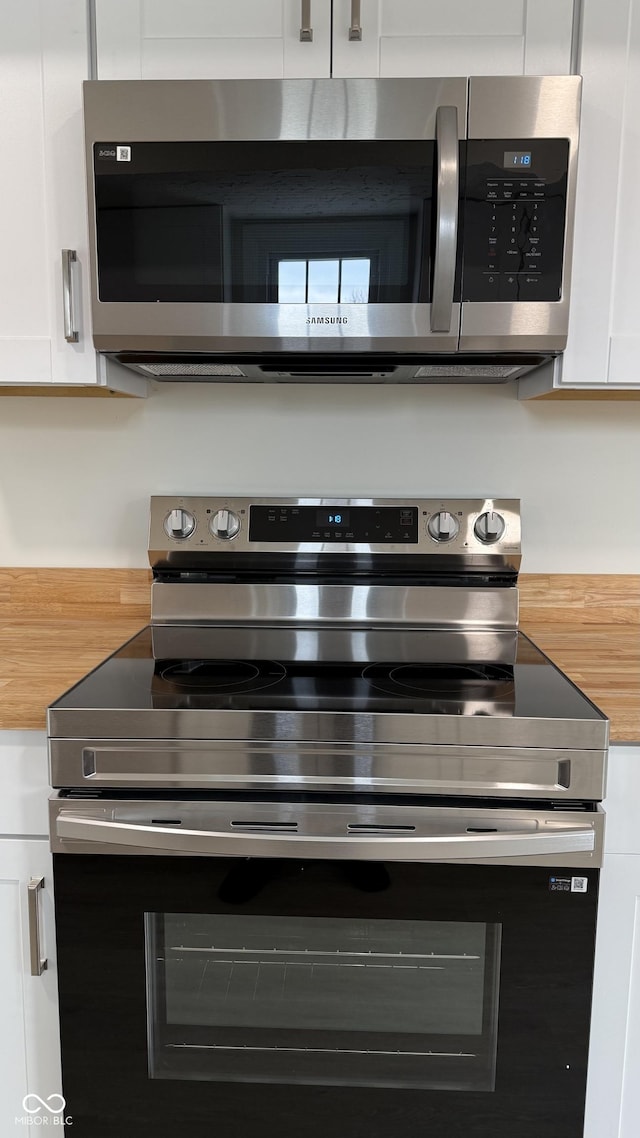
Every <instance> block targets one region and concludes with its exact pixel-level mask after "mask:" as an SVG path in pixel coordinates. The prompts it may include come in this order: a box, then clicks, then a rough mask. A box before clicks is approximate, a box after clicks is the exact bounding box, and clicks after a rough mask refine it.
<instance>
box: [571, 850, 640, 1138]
mask: <svg viewBox="0 0 640 1138" xmlns="http://www.w3.org/2000/svg"><path fill="white" fill-rule="evenodd" d="M638 1071H640V856H639V855H638V854H606V856H605V864H604V868H603V870H602V874H601V878H600V902H599V909H598V936H597V947H596V973H595V986H594V993H593V1015H592V1021H591V1046H590V1049H589V1079H588V1084H587V1112H586V1123H585V1131H584V1138H637V1136H638V1129H639V1121H638V1120H639V1119H640V1082H639V1080H638Z"/></svg>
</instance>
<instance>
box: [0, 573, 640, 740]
mask: <svg viewBox="0 0 640 1138" xmlns="http://www.w3.org/2000/svg"><path fill="white" fill-rule="evenodd" d="M519 584H520V628H521V629H522V631H523V632H525V633H526V634H527V635H528V636H530V637H531V639H532V640H534V641H535V642H536V644H537V645H538V647H539V648H541V649H542V650H543V652H546V653H547V655H548V656H550V657H551V659H552V660H553V661H554V662H555V663H556V664H557V665H558V667H560V668H562V670H563V671H564V672H566V673H567V675H568V676H570V677H571V679H572V680H573V681H574V682H575V683H576V684H577V685H578V687H580V688H581V689H582V691H584V692H585V694H586V695H588V696H589V697H590V699H592V700H593V702H594V703H595V704H597V706H598V707H599V708H600V709H601V710H602V711H603V712H604V714H605V715H607V716H608V718H609V719H610V720H611V740H612V742H636V741H639V740H640V575H638V576H630V575H625V576H615V575H606V576H595V575H590V574H584V575H561V574H550V575H548V576H546V575H543V574H522V576H521V577H520V582H519ZM149 597H150V574H149V573H148V572H147V571H146V570H144V569H2V568H0V730H14V729H27V728H37V729H42V728H44V727H45V723H46V708H47V705H48V704H49V703H51V702H53V700H54V699H56V698H57V696H59V695H61V694H62V692H63V691H65V690H66V689H67V688H68V687H71V685H72V684H74V683H75V682H76V681H77V680H79V679H80V677H81V676H83V675H84V674H85V672H88V671H89V670H90V669H91V668H93V667H95V666H96V664H99V663H100V661H101V660H103V659H104V658H105V656H108V655H109V653H110V652H113V651H114V650H115V649H116V648H118V647H119V645H120V644H122V643H123V641H125V640H127V639H128V638H129V637H131V636H133V635H134V634H135V633H136V632H138V631H139V629H140V628H142V627H143V626H144V625H145V624H147V623H148V622H149Z"/></svg>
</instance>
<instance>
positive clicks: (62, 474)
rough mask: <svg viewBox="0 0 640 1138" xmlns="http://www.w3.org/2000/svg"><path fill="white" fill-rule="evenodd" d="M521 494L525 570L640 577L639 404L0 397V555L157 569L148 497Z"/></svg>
mask: <svg viewBox="0 0 640 1138" xmlns="http://www.w3.org/2000/svg"><path fill="white" fill-rule="evenodd" d="M234 491H235V492H237V493H240V494H247V495H250V494H260V495H269V494H273V495H283V496H285V495H288V494H296V493H298V494H325V495H336V496H341V495H345V496H348V495H354V496H358V495H361V496H366V495H371V494H373V495H389V496H394V495H398V496H404V495H406V496H421V495H423V496H428V497H432V496H438V495H446V494H450V495H479V496H484V495H488V496H493V495H495V496H501V497H514V498H521V499H522V519H523V548H524V561H523V570H524V571H527V572H531V573H535V572H537V573H545V572H549V573H563V572H564V573H633V572H635V573H637V572H640V403H604V402H600V403H590V402H589V403H587V402H584V403H578V402H565V403H560V404H558V403H550V402H546V403H536V404H533V403H526V404H525V403H519V402H518V401H517V398H516V389H515V386H513V385H506V386H502V385H501V386H496V387H480V388H474V387H470V386H467V387H465V386H461V387H457V386H451V387H448V388H445V387H433V388H427V387H420V388H415V387H414V388H409V387H388V388H383V387H372V386H362V387H358V386H344V387H340V386H335V385H326V386H324V385H323V386H309V387H302V386H298V385H286V384H283V385H276V386H261V385H250V384H248V385H246V386H244V387H240V386H238V387H232V386H226V385H224V386H222V385H211V386H199V385H185V386H180V385H177V384H176V385H173V384H172V385H167V386H163V387H160V388H159V390H158V391H157V392H155V393H154V394H153V395H152V396H151V398H150V399H148V400H146V401H137V400H116V399H114V400H113V401H107V400H97V399H96V400H93V399H73V398H72V399H30V398H9V399H7V398H5V399H2V401H1V403H0V564H2V565H10V566H38V565H40V566H51V567H55V566H103V567H115V566H144V565H145V564H146V542H147V513H148V499H149V496H150V495H151V494H170V493H172V492H176V493H202V494H206V493H211V494H216V493H222V494H224V493H231V492H234Z"/></svg>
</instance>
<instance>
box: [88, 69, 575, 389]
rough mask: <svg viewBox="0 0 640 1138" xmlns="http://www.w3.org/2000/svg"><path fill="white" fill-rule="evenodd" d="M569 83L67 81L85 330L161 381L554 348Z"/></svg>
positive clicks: (464, 373) (392, 374) (511, 367)
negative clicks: (79, 100) (76, 114)
mask: <svg viewBox="0 0 640 1138" xmlns="http://www.w3.org/2000/svg"><path fill="white" fill-rule="evenodd" d="M580 93H581V80H580V78H579V77H578V76H545V77H531V76H525V77H521V76H508V77H479V78H475V77H474V78H470V79H468V78H444V79H433V78H432V79H344V80H341V79H320V80H311V79H309V80H307V79H287V80H282V81H280V80H190V81H184V82H183V81H146V82H140V81H114V82H103V81H91V82H87V83H85V85H84V100H85V127H86V146H87V177H88V191H89V194H88V196H89V222H90V235H91V240H90V248H91V259H92V260H91V279H92V313H93V337H94V343H95V346H96V348H97V349H98V350H99V351H100V352H104V353H106V354H108V355H109V356H112V357H114V358H115V359H117V360H118V361H119V362H120V363H122V364H125V365H127V366H129V367H132V368H133V369H134V370H136V371H138V372H141V373H142V374H144V375H147V376H152V377H154V378H157V379H171V380H179V379H182V380H192V381H193V380H204V381H214V380H222V381H226V382H231V381H239V382H243V381H247V380H248V381H256V380H258V381H269V380H276V381H283V380H294V381H296V380H297V381H304V380H308V381H339V382H358V381H361V382H435V383H443V382H448V381H459V382H460V381H462V382H473V381H479V382H483V383H486V382H491V381H494V382H501V381H504V380H507V379H512V378H516V377H517V376H519V375H522V374H524V372H526V371H528V370H530V369H531V368H532V367H536V366H538V365H539V364H541V363H542V362H544V361H546V360H548V359H549V358H550V357H552V356H554V355H557V354H558V353H559V352H561V351H562V350H563V348H564V347H565V345H566V337H567V325H568V315H569V284H570V268H571V246H572V236H573V211H574V197H575V183H576V166H577V153H578V151H577V147H578V130H579V117H580Z"/></svg>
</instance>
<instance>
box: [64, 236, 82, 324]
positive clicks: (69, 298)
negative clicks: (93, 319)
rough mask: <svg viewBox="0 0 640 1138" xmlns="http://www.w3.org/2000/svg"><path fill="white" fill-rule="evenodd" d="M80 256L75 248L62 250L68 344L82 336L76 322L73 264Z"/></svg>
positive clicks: (65, 322)
mask: <svg viewBox="0 0 640 1138" xmlns="http://www.w3.org/2000/svg"><path fill="white" fill-rule="evenodd" d="M77 260H78V257H77V254H76V251H75V249H63V250H62V316H63V321H64V338H65V340H66V341H67V343H68V344H77V343H78V340H79V338H80V336H79V333H78V330H77V328H76V327H75V322H74V303H73V266H74V264H75V263H76V262H77Z"/></svg>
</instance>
